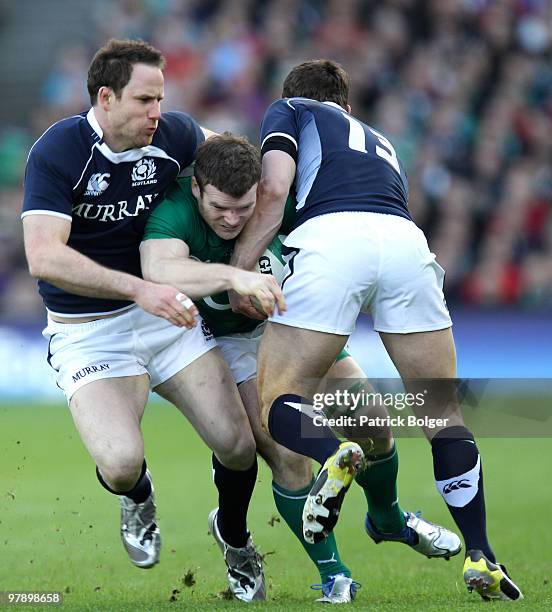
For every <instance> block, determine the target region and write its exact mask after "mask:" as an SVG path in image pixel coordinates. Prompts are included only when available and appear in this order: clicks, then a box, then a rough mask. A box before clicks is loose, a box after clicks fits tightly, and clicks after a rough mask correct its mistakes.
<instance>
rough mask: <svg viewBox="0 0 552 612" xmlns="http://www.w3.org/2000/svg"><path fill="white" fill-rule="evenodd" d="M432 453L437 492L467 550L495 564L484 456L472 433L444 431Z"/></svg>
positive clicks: (458, 429) (457, 429) (433, 444)
mask: <svg viewBox="0 0 552 612" xmlns="http://www.w3.org/2000/svg"><path fill="white" fill-rule="evenodd" d="M431 450H432V452H433V473H434V474H435V484H436V485H437V490H438V491H439V493H440V494H441V495H442V497H443V499H444V500H445V503H446V504H447V508H448V509H449V512H450V514H451V515H452V518H453V519H454V522H455V523H456V524H457V525H458V529H460V531H461V532H462V536H463V537H464V541H465V543H466V551H468V550H472V549H476V550H481V551H482V552H483V554H484V555H485V556H486V557H487V558H488V559H489V561H492V562H493V563H494V562H495V561H496V559H495V556H494V553H493V551H492V549H491V546H490V544H489V540H488V539H487V521H486V512H485V495H484V492H483V472H482V470H481V457H480V456H479V451H478V449H477V446H476V444H475V440H474V438H473V435H472V433H471V432H470V431H469V430H468V429H466V427H460V426H453V427H447V428H445V429H442V430H441V431H439V432H438V433H437V434H436V435H435V436H434V438H433V439H432V440H431Z"/></svg>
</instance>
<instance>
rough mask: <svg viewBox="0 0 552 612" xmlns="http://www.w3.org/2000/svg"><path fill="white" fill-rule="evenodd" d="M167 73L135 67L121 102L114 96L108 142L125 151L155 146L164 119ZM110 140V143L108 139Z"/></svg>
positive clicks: (156, 69)
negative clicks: (157, 131)
mask: <svg viewBox="0 0 552 612" xmlns="http://www.w3.org/2000/svg"><path fill="white" fill-rule="evenodd" d="M162 99H163V73H162V72H161V70H160V69H159V68H156V67H155V66H150V65H148V64H135V65H134V68H133V70H132V75H131V77H130V81H129V82H128V83H127V84H126V86H125V87H124V88H123V90H122V91H121V96H120V98H117V97H116V96H115V95H114V94H112V95H111V97H110V100H109V106H108V113H107V115H108V126H109V128H108V130H109V134H106V135H105V136H106V138H105V139H106V142H108V144H109V145H110V146H111V148H112V149H113V147H115V149H114V150H118V151H125V150H127V149H134V148H140V147H145V146H147V145H149V144H151V141H152V139H153V135H154V133H155V130H156V129H157V124H158V123H159V119H160V117H161V100H162ZM107 136H109V139H108V138H107Z"/></svg>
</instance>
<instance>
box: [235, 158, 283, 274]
mask: <svg viewBox="0 0 552 612" xmlns="http://www.w3.org/2000/svg"><path fill="white" fill-rule="evenodd" d="M294 178H295V161H294V160H293V158H292V157H291V156H290V155H288V154H287V153H284V152H283V151H268V153H265V155H264V156H263V166H262V174H261V180H260V182H259V187H258V189H257V203H256V205H255V212H254V213H253V216H252V217H251V219H249V221H248V222H247V224H246V226H245V228H244V229H243V231H242V233H241V234H240V236H239V238H238V240H237V242H236V246H235V248H234V253H233V255H232V259H231V260H230V264H231V265H233V266H237V267H238V268H243V269H245V270H251V269H252V268H253V266H254V265H255V262H256V261H257V260H258V259H259V257H260V256H261V255H262V254H263V253H264V252H265V250H266V249H267V247H268V245H269V244H270V242H271V241H272V239H273V238H274V236H275V235H276V232H277V231H278V229H279V228H280V225H281V224H282V219H283V217H284V208H285V203H286V199H287V196H288V194H289V190H290V188H291V185H292V183H293V180H294Z"/></svg>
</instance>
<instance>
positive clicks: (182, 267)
mask: <svg viewBox="0 0 552 612" xmlns="http://www.w3.org/2000/svg"><path fill="white" fill-rule="evenodd" d="M189 254H190V249H189V248H188V245H187V244H186V243H185V242H184V241H183V240H179V239H177V238H160V239H151V240H145V241H144V242H142V244H141V246H140V258H141V262H142V272H143V274H144V278H146V279H148V280H151V281H155V282H158V283H168V284H170V285H173V286H175V287H178V288H179V289H180V290H181V291H183V292H184V293H186V294H187V295H189V296H190V297H192V298H200V297H205V296H207V295H212V294H215V293H220V292H221V291H227V290H229V289H233V290H234V291H236V292H237V293H239V294H240V295H247V296H252V297H254V298H256V299H257V300H258V301H259V303H260V305H261V308H262V310H263V312H265V313H266V314H271V313H272V312H273V310H274V306H275V304H276V305H277V306H278V310H279V311H283V310H284V309H285V303H284V300H283V296H282V292H281V289H280V287H279V286H278V283H277V282H276V280H275V279H274V277H273V276H272V275H269V274H259V273H257V272H246V271H244V270H240V269H238V268H234V267H232V266H227V265H225V264H217V263H205V262H201V261H196V260H194V259H191V258H190V257H189Z"/></svg>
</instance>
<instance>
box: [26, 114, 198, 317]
mask: <svg viewBox="0 0 552 612" xmlns="http://www.w3.org/2000/svg"><path fill="white" fill-rule="evenodd" d="M203 140H204V136H203V132H202V131H201V128H200V127H199V125H198V124H197V123H196V122H195V121H194V120H193V119H192V118H191V117H190V116H188V115H186V114H185V113H180V112H169V113H163V114H162V115H161V119H160V121H159V125H158V128H157V131H156V132H155V135H154V137H153V141H152V144H151V145H149V146H146V147H142V148H139V149H130V150H128V151H122V152H120V153H115V152H113V151H111V149H110V148H109V147H108V146H107V144H106V143H105V142H103V133H102V129H101V128H100V126H99V124H98V122H97V120H96V117H95V116H94V112H93V110H92V109H91V110H90V111H89V112H88V113H83V114H81V115H76V116H74V117H70V118H68V119H63V120H62V121H59V122H58V123H55V124H54V125H53V126H51V127H50V128H49V129H48V130H47V131H46V132H45V133H44V134H43V135H42V136H41V137H40V138H39V139H38V141H37V142H36V143H35V144H34V145H33V147H32V149H31V152H30V153H29V159H28V162H27V168H26V172H25V198H24V201H23V214H22V217H25V216H26V215H33V214H42V215H53V216H57V217H60V218H62V219H67V220H68V221H71V233H70V236H69V240H68V243H67V244H68V246H70V247H72V248H74V249H75V250H77V251H79V252H80V253H82V254H84V255H86V256H87V257H90V259H93V260H94V261H96V262H98V263H99V264H101V265H103V266H106V267H107V268H111V269H114V270H120V271H123V272H127V273H129V274H134V275H135V276H141V271H140V255H139V245H140V242H141V240H142V235H143V232H144V226H145V224H146V221H147V218H148V216H149V214H150V212H151V211H152V210H154V209H155V207H156V206H157V205H158V203H159V202H160V201H161V199H162V197H163V195H164V192H165V190H166V189H167V187H168V186H169V185H170V184H171V183H172V182H173V181H174V179H175V178H176V177H177V175H178V174H179V172H180V170H181V169H182V168H184V167H186V166H188V165H189V164H190V163H191V162H192V161H193V158H194V156H195V152H196V150H197V147H198V146H199V145H200V144H201V143H202V142H203ZM38 285H39V290H40V294H41V295H42V298H43V299H44V302H45V304H46V307H47V308H48V310H50V311H51V312H53V313H55V314H62V315H65V316H67V315H69V316H71V315H75V316H76V315H79V316H80V315H91V314H99V313H106V312H113V311H116V310H120V309H124V308H128V307H129V306H130V305H131V303H130V302H126V301H122V300H110V299H98V298H92V297H84V296H78V295H73V294H70V293H68V292H66V291H63V290H62V289H59V288H57V287H54V286H53V285H51V284H49V283H47V282H45V281H41V280H39V281H38Z"/></svg>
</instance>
